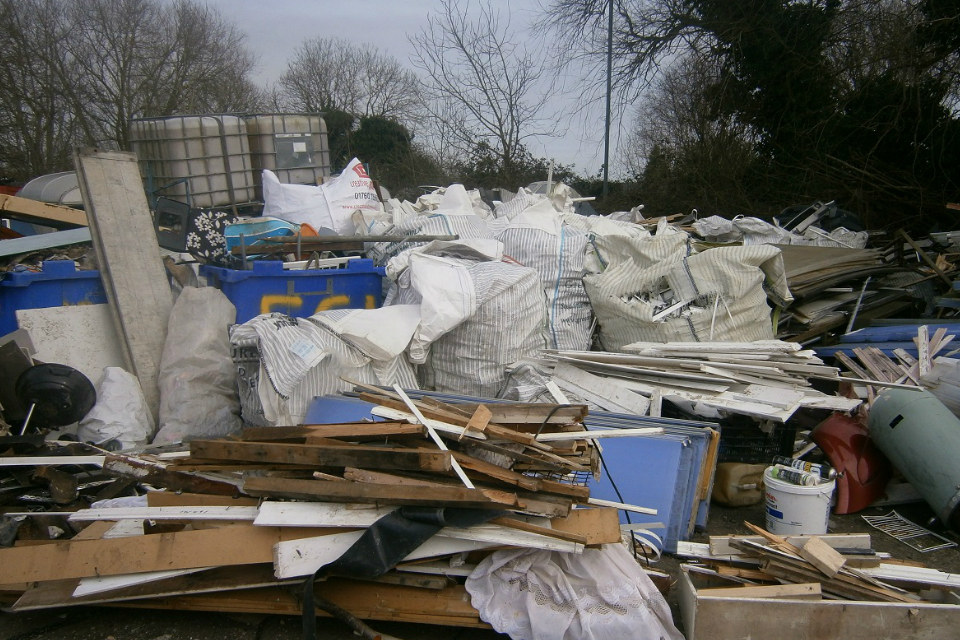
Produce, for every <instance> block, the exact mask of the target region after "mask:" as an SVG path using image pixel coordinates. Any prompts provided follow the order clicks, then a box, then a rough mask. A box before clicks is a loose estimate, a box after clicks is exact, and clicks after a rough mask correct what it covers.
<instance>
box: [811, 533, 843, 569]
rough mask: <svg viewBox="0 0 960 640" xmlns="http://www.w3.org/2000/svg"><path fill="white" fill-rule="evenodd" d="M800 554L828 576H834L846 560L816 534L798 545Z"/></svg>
mask: <svg viewBox="0 0 960 640" xmlns="http://www.w3.org/2000/svg"><path fill="white" fill-rule="evenodd" d="M800 555H801V556H803V558H804V560H806V561H807V562H809V563H810V564H812V565H813V566H815V567H816V568H817V569H819V570H820V571H822V572H823V574H824V575H825V576H827V577H828V578H833V577H834V576H836V575H837V573H838V572H839V571H840V569H841V568H842V567H843V565H844V564H846V562H847V561H846V559H845V558H844V557H843V556H842V555H840V554H839V553H838V552H837V551H834V549H833V547H831V546H830V545H828V544H827V543H826V542H824V541H823V540H821V539H820V538H818V537H816V536H814V537H812V538H810V539H809V540H807V543H806V544H805V545H803V546H802V547H800Z"/></svg>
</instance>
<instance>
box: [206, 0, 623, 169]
mask: <svg viewBox="0 0 960 640" xmlns="http://www.w3.org/2000/svg"><path fill="white" fill-rule="evenodd" d="M205 2H206V4H208V5H209V6H211V7H214V8H216V9H217V10H218V11H219V12H220V13H221V15H223V16H224V17H225V18H228V19H230V20H232V21H233V22H234V23H235V24H236V25H237V26H238V27H239V28H240V29H241V30H243V31H245V32H246V34H247V45H248V47H249V48H250V50H251V51H252V52H253V53H254V54H255V55H256V56H258V57H259V67H258V70H257V73H256V75H255V76H254V80H255V81H256V82H257V83H259V84H267V83H272V82H274V81H275V80H276V79H277V78H278V77H279V76H280V75H281V74H282V73H283V71H284V70H285V69H286V65H287V60H288V59H289V58H290V57H291V56H292V55H293V52H294V50H295V49H296V47H297V46H299V45H300V44H301V43H302V42H303V41H304V40H307V39H311V38H317V37H321V38H344V39H346V40H349V41H351V42H353V43H355V44H370V45H373V46H375V47H377V48H378V49H379V50H380V51H382V52H384V53H387V54H390V55H392V56H393V57H395V58H396V59H397V60H399V61H400V62H401V63H402V64H403V65H404V66H406V67H408V68H410V69H411V70H415V69H414V68H413V65H412V64H411V62H410V57H411V56H412V55H413V53H414V49H413V47H412V46H411V45H410V43H409V40H408V36H411V35H414V34H416V33H418V32H419V31H420V29H421V27H422V25H423V24H424V21H425V19H426V16H427V14H428V13H429V12H431V11H433V10H435V9H436V8H438V6H439V2H438V0H366V1H364V2H329V1H325V0H269V1H266V2H265V1H264V0H205ZM466 4H468V5H474V6H476V5H477V2H476V1H475V0H467V3H466ZM492 4H493V5H494V6H495V7H497V8H499V9H501V11H504V12H506V11H509V12H510V15H511V23H512V25H511V26H512V27H513V28H515V29H516V28H519V27H523V26H525V25H526V24H528V23H529V22H530V21H531V20H532V19H533V18H535V17H536V15H537V12H538V10H539V0H492ZM575 101H576V98H575V97H568V98H567V99H566V100H557V101H556V105H555V109H551V110H559V109H563V108H566V107H569V105H570V104H572V103H574V102H575ZM553 106H554V105H551V107H553ZM560 125H561V127H560V128H561V129H562V130H565V133H564V134H563V136H562V137H561V138H556V139H548V138H536V139H532V140H530V141H528V143H527V146H528V149H529V150H530V151H531V153H533V154H534V155H535V156H540V157H545V158H548V159H551V158H552V159H554V160H556V162H558V163H559V164H562V165H566V166H571V165H574V166H575V167H576V170H577V172H578V173H580V174H583V175H596V174H597V172H598V171H599V170H600V167H601V165H602V164H603V111H602V106H601V107H598V108H596V109H595V110H594V112H593V113H590V114H589V115H587V116H586V117H583V116H570V117H564V118H562V121H561V122H560ZM611 156H612V157H611V167H615V166H616V160H615V153H614V151H611ZM614 173H615V171H614V170H611V175H613V174H614Z"/></svg>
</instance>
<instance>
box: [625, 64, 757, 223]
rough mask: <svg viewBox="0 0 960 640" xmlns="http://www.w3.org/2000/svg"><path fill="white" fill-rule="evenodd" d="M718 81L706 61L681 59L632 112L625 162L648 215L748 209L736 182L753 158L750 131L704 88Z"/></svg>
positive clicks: (719, 77)
mask: <svg viewBox="0 0 960 640" xmlns="http://www.w3.org/2000/svg"><path fill="white" fill-rule="evenodd" d="M722 82H723V79H722V75H721V73H720V69H719V68H717V67H716V66H713V65H711V64H710V62H709V61H707V60H704V59H703V58H699V57H692V56H691V57H686V58H683V59H681V60H678V61H676V64H674V65H673V66H672V67H671V68H670V69H668V70H666V71H665V72H664V73H662V74H661V75H660V76H659V77H658V79H657V80H656V81H655V82H654V83H653V85H652V86H651V87H650V90H649V91H647V92H646V93H645V94H644V97H643V98H642V99H641V100H640V101H639V103H638V105H637V106H636V107H635V118H634V126H633V129H632V131H631V132H630V134H629V135H628V138H627V144H626V145H625V146H626V150H625V151H624V162H625V164H626V166H627V168H628V170H629V172H630V173H631V174H632V175H634V176H637V177H638V178H640V182H641V193H642V196H643V198H644V202H645V204H647V205H649V206H650V207H651V209H652V210H653V211H655V212H662V211H663V208H664V207H666V206H672V207H674V208H677V207H680V208H681V210H689V209H691V208H698V209H699V211H700V212H701V213H719V214H721V215H723V214H728V215H735V214H738V213H741V212H742V211H744V210H745V209H747V208H748V207H749V206H750V204H751V203H750V199H749V197H748V195H747V194H746V193H745V192H744V191H743V190H742V189H741V188H740V185H741V182H742V181H743V179H744V176H745V175H747V174H748V173H749V172H750V171H751V169H752V167H753V165H752V163H753V162H754V161H755V160H756V155H755V153H754V152H753V143H754V133H753V131H752V130H751V128H750V127H749V125H746V124H744V123H742V122H740V121H738V120H737V119H736V118H735V117H732V116H730V115H728V114H723V113H722V112H720V110H718V109H717V108H716V105H715V104H714V103H713V102H712V100H711V97H710V95H709V94H707V93H705V92H704V91H702V87H706V86H714V85H717V84H719V83H722ZM666 174H669V176H668V175H666ZM665 178H666V179H665ZM671 212H673V211H672V210H671Z"/></svg>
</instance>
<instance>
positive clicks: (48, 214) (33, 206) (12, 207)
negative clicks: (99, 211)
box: [0, 187, 142, 229]
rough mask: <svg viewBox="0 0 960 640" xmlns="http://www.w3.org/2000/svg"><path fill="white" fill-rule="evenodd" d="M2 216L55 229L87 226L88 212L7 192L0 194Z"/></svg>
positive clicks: (0, 215)
mask: <svg viewBox="0 0 960 640" xmlns="http://www.w3.org/2000/svg"><path fill="white" fill-rule="evenodd" d="M141 190H142V187H141ZM0 218H13V219H14V220H23V221H24V222H29V223H31V224H39V225H43V226H45V227H53V228H54V229H74V228H77V227H85V226H87V214H86V213H85V212H83V211H81V210H79V209H71V208H70V207H64V206H62V205H58V204H49V203H46V202H39V201H37V200H30V199H29V198H21V197H19V196H10V195H6V194H0Z"/></svg>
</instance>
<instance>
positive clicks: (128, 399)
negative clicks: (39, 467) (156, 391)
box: [77, 367, 156, 449]
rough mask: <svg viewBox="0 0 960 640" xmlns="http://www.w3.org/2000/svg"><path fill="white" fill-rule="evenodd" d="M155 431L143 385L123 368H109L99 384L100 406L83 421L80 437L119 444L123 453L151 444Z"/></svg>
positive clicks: (83, 439) (98, 398)
mask: <svg viewBox="0 0 960 640" xmlns="http://www.w3.org/2000/svg"><path fill="white" fill-rule="evenodd" d="M155 428H156V425H155V424H154V422H153V414H152V413H151V412H150V408H149V407H148V406H147V401H146V399H144V397H143V391H142V390H141V389H140V381H139V380H137V378H136V377H135V376H133V375H132V374H130V373H127V372H126V371H124V370H123V369H121V368H120V367H107V368H106V369H104V370H103V377H102V378H100V381H99V382H97V404H95V405H94V406H93V409H91V410H90V412H89V413H87V415H86V416H85V417H84V418H83V420H81V421H80V426H79V428H78V429H77V437H78V438H80V439H81V440H82V441H84V442H95V443H104V442H107V441H109V440H116V441H118V442H119V443H120V444H121V446H122V448H123V449H133V448H135V447H142V446H144V445H145V444H147V442H149V441H150V438H151V437H152V436H153V431H154V429H155Z"/></svg>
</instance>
